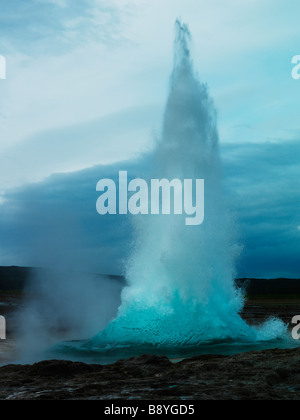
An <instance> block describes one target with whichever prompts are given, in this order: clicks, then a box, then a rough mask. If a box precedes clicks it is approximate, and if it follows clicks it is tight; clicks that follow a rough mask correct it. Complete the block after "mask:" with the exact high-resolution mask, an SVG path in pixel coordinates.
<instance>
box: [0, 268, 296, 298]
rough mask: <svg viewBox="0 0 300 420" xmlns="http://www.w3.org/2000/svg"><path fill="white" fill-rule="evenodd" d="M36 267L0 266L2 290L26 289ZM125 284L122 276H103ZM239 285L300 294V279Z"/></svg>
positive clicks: (264, 292)
mask: <svg viewBox="0 0 300 420" xmlns="http://www.w3.org/2000/svg"><path fill="white" fill-rule="evenodd" d="M35 270H38V269H36V268H25V267H0V291H1V290H2V291H8V290H18V291H22V290H24V288H25V286H26V284H28V282H29V280H30V276H31V274H33V273H34V271H35ZM99 277H109V278H111V279H112V280H115V281H120V282H121V283H124V284H125V279H124V277H122V276H112V275H108V276H103V275H102V276H101V275H99ZM236 284H237V286H238V287H242V288H243V289H244V290H245V291H246V292H247V294H249V295H270V294H271V295H300V279H284V278H282V279H273V280H266V279H238V280H236Z"/></svg>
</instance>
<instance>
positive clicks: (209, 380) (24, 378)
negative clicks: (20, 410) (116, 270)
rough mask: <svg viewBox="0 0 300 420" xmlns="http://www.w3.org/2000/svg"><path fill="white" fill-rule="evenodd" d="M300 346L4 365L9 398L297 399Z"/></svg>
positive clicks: (0, 394) (1, 376) (1, 373)
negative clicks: (103, 362) (173, 357)
mask: <svg viewBox="0 0 300 420" xmlns="http://www.w3.org/2000/svg"><path fill="white" fill-rule="evenodd" d="M299 360H300V349H297V350H267V351H263V352H251V353H245V354H240V355H236V356H233V357H225V356H211V355H210V356H200V357H195V358H192V359H186V360H183V361H181V362H179V363H176V364H174V363H172V362H171V361H170V360H169V359H167V358H166V357H160V356H151V355H145V356H141V357H137V358H132V359H129V360H126V361H125V360H121V361H119V362H117V363H115V364H113V365H110V366H100V365H86V364H84V363H73V362H67V361H55V360H54V361H46V362H41V363H37V364H35V365H32V366H17V365H9V366H5V367H2V368H0V398H1V399H2V400H4V399H10V400H72V399H76V400H77V399H83V400H87V399H89V400H101V399H104V400H107V399H129V398H130V399H137V400H152V399H155V400H164V401H167V400H179V399H182V400H189V399H192V400H298V399H299V398H300V364H299Z"/></svg>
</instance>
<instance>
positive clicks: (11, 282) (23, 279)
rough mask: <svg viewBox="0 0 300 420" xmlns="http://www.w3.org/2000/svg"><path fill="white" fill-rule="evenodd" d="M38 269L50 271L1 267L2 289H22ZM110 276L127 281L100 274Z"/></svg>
mask: <svg viewBox="0 0 300 420" xmlns="http://www.w3.org/2000/svg"><path fill="white" fill-rule="evenodd" d="M36 271H48V270H47V269H40V268H28V267H0V291H8V290H15V291H22V290H24V289H25V287H26V285H28V283H29V281H30V278H31V276H32V275H33V274H34V272H36ZM99 277H108V278H110V279H111V280H115V281H119V282H125V279H124V277H121V276H113V275H105V276H103V275H99Z"/></svg>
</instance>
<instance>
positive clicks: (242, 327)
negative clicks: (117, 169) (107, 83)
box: [86, 21, 286, 349]
mask: <svg viewBox="0 0 300 420" xmlns="http://www.w3.org/2000/svg"><path fill="white" fill-rule="evenodd" d="M189 44H190V33H189V30H188V27H187V26H186V25H182V24H181V23H180V22H179V21H177V22H176V39H175V61H174V69H173V74H172V78H171V89H170V95H169V98H168V102H167V106H166V110H165V116H164V123H163V130H162V135H161V138H160V140H159V141H158V144H157V147H156V150H155V153H154V155H155V157H154V162H153V165H152V170H151V173H150V174H149V178H151V177H152V178H153V177H154V178H158V177H163V178H167V179H169V180H171V179H174V178H179V179H182V180H183V179H205V187H206V192H205V214H206V216H205V222H204V224H202V225H201V226H197V227H196V226H193V227H188V226H185V223H184V220H183V218H184V217H185V216H178V215H176V216H164V215H161V216H136V217H135V219H134V221H133V223H134V228H135V232H136V246H135V250H134V252H133V255H132V257H131V259H130V261H129V264H128V267H127V275H126V277H127V282H128V286H127V287H126V288H125V289H124V290H123V294H122V304H121V307H120V308H119V312H118V316H117V318H116V319H115V320H113V321H112V322H111V323H110V324H109V325H108V326H107V327H106V329H105V330H104V331H102V332H101V333H100V334H98V336H96V337H95V338H94V339H92V340H91V341H90V342H89V343H88V344H86V347H88V348H94V349H95V348H98V349H101V348H102V349H104V348H112V347H128V346H129V347H130V346H139V345H141V346H142V345H151V346H156V347H177V348H178V347H185V346H198V345H201V344H203V343H205V342H208V341H214V342H215V341H228V342H233V341H235V342H236V341H238V342H246V343H247V342H255V341H264V340H273V339H276V338H278V337H281V336H283V335H284V334H285V332H286V326H285V325H284V324H283V323H282V322H281V321H279V320H276V319H274V320H269V321H268V322H267V323H266V324H264V325H262V326H261V327H259V328H252V327H250V326H248V325H247V324H246V322H244V321H243V320H242V318H241V317H240V315H239V313H240V312H241V310H242V308H243V305H244V298H243V294H242V293H241V291H239V290H237V289H236V287H235V284H234V277H235V261H236V258H237V256H238V254H239V252H240V248H239V247H238V246H237V245H236V238H235V228H234V223H233V221H232V218H231V216H230V212H229V211H228V209H227V207H226V203H225V201H224V198H223V195H222V185H221V180H222V176H221V167H220V161H219V152H218V131H217V122H216V112H215V109H214V105H213V102H212V100H211V98H210V96H209V94H208V90H207V86H206V85H204V84H202V83H200V82H199V80H198V78H197V75H196V74H195V72H194V69H193V63H192V60H191V56H190V46H189Z"/></svg>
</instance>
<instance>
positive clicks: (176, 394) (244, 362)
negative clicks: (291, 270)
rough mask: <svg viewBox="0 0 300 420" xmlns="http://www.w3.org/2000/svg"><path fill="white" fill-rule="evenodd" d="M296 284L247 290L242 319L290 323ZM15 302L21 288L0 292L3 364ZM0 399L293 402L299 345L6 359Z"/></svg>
mask: <svg viewBox="0 0 300 420" xmlns="http://www.w3.org/2000/svg"><path fill="white" fill-rule="evenodd" d="M14 270H15V269H14ZM0 271H1V270H0ZM3 272H4V273H6V270H4V271H2V274H3ZM15 272H16V271H15ZM17 272H18V273H19V274H20V272H19V271H18V270H17ZM0 277H1V272H0ZM3 278H4V277H2V281H3ZM12 278H14V277H13V276H12ZM22 281H23V280H22ZM298 283H299V281H298ZM298 283H297V281H295V282H294V283H293V287H294V288H295V290H294V294H292V295H291V294H290V293H291V290H289V293H288V294H287V293H286V294H280V295H279V294H278V293H279V292H280V291H281V292H282V291H283V289H282V283H281V282H280V281H279V280H276V281H275V283H274V284H276V287H277V289H276V294H274V293H273V294H270V293H269V292H270V290H269V289H268V288H267V289H265V290H264V291H261V292H262V293H261V294H256V295H252V296H249V298H248V300H247V304H246V306H245V309H244V312H243V314H242V317H243V318H244V319H246V320H247V322H248V323H249V324H252V325H253V324H259V323H261V322H263V321H264V320H266V319H267V318H269V317H270V316H277V317H279V318H281V319H283V320H284V321H285V322H286V323H290V322H291V320H292V318H293V316H295V315H298V314H299V315H300V296H299V294H297V293H296V291H297V288H298ZM252 284H254V286H252V287H254V289H252V291H255V292H258V291H259V290H258V289H257V287H256V286H255V282H254V283H252ZM264 287H266V283H264ZM22 302H23V293H22V292H21V291H20V290H17V291H16V290H14V291H12V290H11V289H10V287H9V286H6V288H5V290H2V291H0V314H1V315H4V316H6V318H7V321H8V326H9V330H8V340H7V341H6V342H3V341H2V342H0V363H2V364H3V363H5V364H6V363H9V360H10V359H9V357H8V355H12V356H13V354H14V351H15V348H14V343H15V342H14V329H15V318H14V316H15V315H14V314H15V312H16V309H18V308H19V307H20V306H21V305H22ZM0 399H1V400H5V399H12V400H27V399H28V400H41V399H42V400H46V399H49V400H56V399H63V400H66V399H71V400H72V399H74V400H77V399H84V400H86V399H90V400H94V399H97V400H99V399H103V400H107V399H112V400H114V399H126V400H127V399H137V400H138V399H140V400H161V401H168V400H179V399H182V400H189V399H191V400H228V399H229V400H232V399H233V400H298V399H300V348H299V349H296V350H267V351H261V352H251V353H244V354H239V355H236V356H226V357H225V356H200V357H195V358H192V359H186V360H183V361H179V362H178V363H173V362H171V361H170V360H169V359H167V358H166V357H159V356H141V357H138V358H133V359H129V360H127V361H125V360H124V361H119V362H117V363H115V364H114V365H110V366H100V365H86V364H83V363H72V362H68V361H45V362H41V363H38V364H35V365H31V366H29V365H28V366H18V365H7V366H4V367H1V368H0Z"/></svg>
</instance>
